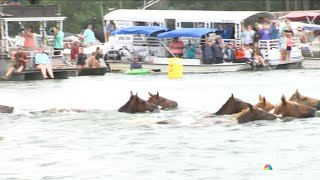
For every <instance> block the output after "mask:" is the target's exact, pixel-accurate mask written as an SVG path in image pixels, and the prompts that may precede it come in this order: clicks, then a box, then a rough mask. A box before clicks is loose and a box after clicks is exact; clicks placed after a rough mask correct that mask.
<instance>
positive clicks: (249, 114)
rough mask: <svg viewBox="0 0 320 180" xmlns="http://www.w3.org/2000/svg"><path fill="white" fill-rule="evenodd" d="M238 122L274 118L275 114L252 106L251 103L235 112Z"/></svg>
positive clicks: (275, 117)
mask: <svg viewBox="0 0 320 180" xmlns="http://www.w3.org/2000/svg"><path fill="white" fill-rule="evenodd" d="M236 118H237V120H238V123H239V124H242V123H247V122H252V121H257V120H275V119H277V116H276V115H274V114H272V113H269V112H267V111H265V110H263V109H260V108H256V107H253V106H252V105H251V104H250V105H249V108H247V109H244V110H242V111H241V112H240V113H237V114H236Z"/></svg>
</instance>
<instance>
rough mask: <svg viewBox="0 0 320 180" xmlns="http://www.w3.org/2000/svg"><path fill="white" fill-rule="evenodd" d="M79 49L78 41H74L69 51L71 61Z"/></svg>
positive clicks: (74, 58)
mask: <svg viewBox="0 0 320 180" xmlns="http://www.w3.org/2000/svg"><path fill="white" fill-rule="evenodd" d="M79 51H80V44H79V42H78V41H75V42H74V43H73V45H72V46H71V53H70V59H71V61H76V59H77V55H78V54H79Z"/></svg>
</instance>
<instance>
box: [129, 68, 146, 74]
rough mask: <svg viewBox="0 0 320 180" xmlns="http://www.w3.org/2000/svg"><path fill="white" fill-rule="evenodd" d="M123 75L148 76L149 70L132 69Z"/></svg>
mask: <svg viewBox="0 0 320 180" xmlns="http://www.w3.org/2000/svg"><path fill="white" fill-rule="evenodd" d="M124 73H125V74H150V70H147V69H142V68H141V69H132V70H127V71H125V72H124Z"/></svg>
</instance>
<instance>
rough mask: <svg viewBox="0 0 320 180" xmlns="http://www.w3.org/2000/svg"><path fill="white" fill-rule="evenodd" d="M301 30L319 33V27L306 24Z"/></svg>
mask: <svg viewBox="0 0 320 180" xmlns="http://www.w3.org/2000/svg"><path fill="white" fill-rule="evenodd" d="M302 28H303V29H304V30H309V31H320V25H317V24H306V25H303V26H302Z"/></svg>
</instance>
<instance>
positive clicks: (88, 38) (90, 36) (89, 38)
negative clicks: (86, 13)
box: [83, 24, 96, 47]
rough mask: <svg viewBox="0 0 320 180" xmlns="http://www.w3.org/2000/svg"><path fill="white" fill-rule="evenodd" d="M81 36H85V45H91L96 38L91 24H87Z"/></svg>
mask: <svg viewBox="0 0 320 180" xmlns="http://www.w3.org/2000/svg"><path fill="white" fill-rule="evenodd" d="M83 36H84V38H85V45H86V46H87V47H89V46H92V45H93V43H94V41H95V40H96V37H95V35H94V32H93V31H92V25H91V24H89V25H88V27H87V29H86V30H85V31H84V32H83Z"/></svg>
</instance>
